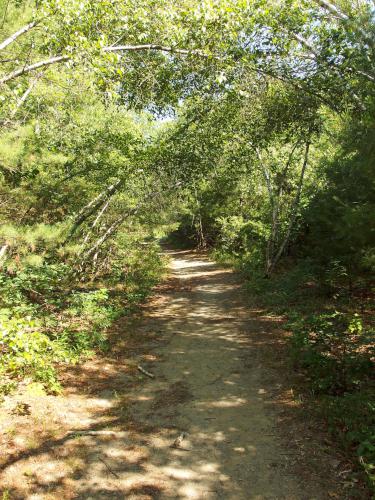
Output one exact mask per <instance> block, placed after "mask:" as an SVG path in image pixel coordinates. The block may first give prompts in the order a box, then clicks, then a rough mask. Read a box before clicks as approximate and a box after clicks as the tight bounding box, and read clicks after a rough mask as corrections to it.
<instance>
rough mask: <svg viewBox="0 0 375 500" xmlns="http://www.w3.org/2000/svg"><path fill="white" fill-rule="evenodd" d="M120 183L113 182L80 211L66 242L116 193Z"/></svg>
mask: <svg viewBox="0 0 375 500" xmlns="http://www.w3.org/2000/svg"><path fill="white" fill-rule="evenodd" d="M120 184H121V181H120V180H118V181H117V182H115V183H114V184H111V185H110V186H109V187H108V188H107V189H106V190H105V191H102V192H101V193H99V194H98V196H96V198H94V199H93V200H91V201H90V203H89V204H88V205H86V206H84V207H83V208H82V209H81V210H80V211H79V212H78V214H77V216H76V218H75V221H74V224H73V226H72V228H71V229H70V231H69V234H68V236H67V237H66V239H65V241H64V244H66V243H67V242H68V241H69V240H70V239H71V238H72V236H73V235H74V234H75V232H76V231H77V229H78V228H79V226H81V224H83V223H84V222H85V220H86V219H88V218H89V217H90V215H92V214H94V213H95V212H96V211H97V210H98V209H99V208H100V207H101V206H102V205H103V204H104V203H105V202H106V200H108V198H110V197H111V196H113V195H114V193H115V192H116V191H117V189H118V188H119V186H120Z"/></svg>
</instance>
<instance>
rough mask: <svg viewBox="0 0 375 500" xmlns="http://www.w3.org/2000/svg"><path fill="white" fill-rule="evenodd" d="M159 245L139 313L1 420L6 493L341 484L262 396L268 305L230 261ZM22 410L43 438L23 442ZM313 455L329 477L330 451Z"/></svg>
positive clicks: (259, 495)
mask: <svg viewBox="0 0 375 500" xmlns="http://www.w3.org/2000/svg"><path fill="white" fill-rule="evenodd" d="M168 253H169V255H170V258H171V276H170V278H169V280H168V281H167V282H166V283H164V284H163V285H161V286H160V287H159V289H158V290H156V295H155V296H154V297H153V299H152V300H151V301H150V302H149V303H148V304H146V306H145V307H144V308H143V311H142V312H141V314H140V315H138V317H136V318H133V319H132V320H129V319H123V320H121V321H119V322H118V324H117V326H116V328H115V331H114V333H113V335H114V340H116V341H115V342H114V346H115V348H114V351H113V352H112V353H111V354H110V355H108V357H107V358H106V359H105V360H104V361H103V360H97V359H96V360H91V361H89V362H87V363H85V364H84V365H81V366H79V367H76V368H73V369H72V368H69V370H68V371H69V373H67V375H66V385H67V389H66V391H65V394H64V396H61V397H53V396H44V397H42V396H41V397H39V400H38V401H39V403H38V404H39V406H38V404H37V403H36V398H34V397H33V396H32V395H30V396H28V398H29V399H27V397H26V396H25V395H23V399H22V401H26V402H27V404H29V405H30V408H31V416H27V415H25V416H13V417H10V421H9V422H8V424H9V425H11V423H13V425H14V422H15V421H14V419H16V420H17V421H18V424H17V436H16V438H17V439H18V442H14V441H15V433H13V436H10V437H9V436H8V437H9V439H10V441H9V442H8V457H7V458H6V459H5V461H4V460H3V462H4V463H3V470H4V475H3V479H2V486H3V491H6V492H8V493H9V497H6V498H31V499H55V498H56V499H57V498H58V499H73V498H75V499H85V500H88V499H107V498H110V499H123V498H126V499H132V498H134V499H153V498H161V499H163V498H175V499H233V500H234V499H236V500H240V499H246V500H266V499H267V500H270V499H280V500H281V499H288V500H301V499H306V500H307V499H311V500H312V499H327V498H331V497H332V498H344V497H343V496H341V495H340V496H338V495H337V494H336V493H331V492H330V491H329V488H330V484H328V483H327V482H324V481H325V480H324V478H323V477H322V476H324V474H323V475H322V476H321V477H318V476H317V475H316V464H315V466H314V467H315V468H314V467H313V466H312V468H311V469H310V470H309V469H307V470H306V466H305V465H303V459H301V454H300V450H299V449H298V448H296V446H295V443H294V444H293V443H292V442H290V444H288V442H287V439H286V436H285V435H284V436H282V433H281V431H280V428H279V426H278V425H277V415H276V413H275V410H271V408H270V406H272V405H273V404H274V400H273V397H274V391H275V390H279V392H280V390H282V389H280V388H281V386H282V383H283V381H282V380H278V379H277V377H276V378H275V374H273V375H272V374H270V370H269V366H267V363H265V364H264V362H263V361H264V359H265V358H264V350H266V351H267V352H268V353H270V349H271V353H270V354H271V358H272V356H273V355H274V356H275V360H276V358H277V355H278V348H277V345H276V344H275V346H274V348H273V347H272V344H270V343H269V341H268V340H267V336H268V337H269V335H270V331H271V330H272V328H275V319H272V318H269V317H267V316H262V314H260V313H255V312H254V311H250V310H249V308H248V307H245V303H244V298H243V296H242V294H241V290H240V282H239V278H238V276H236V275H235V274H234V273H233V272H231V271H230V270H228V269H222V268H220V267H219V266H217V265H215V264H214V263H213V262H211V261H210V260H208V259H207V258H206V257H204V256H201V255H197V254H195V253H193V252H188V251H169V252H168ZM276 323H277V322H276ZM129 330H131V332H132V333H131V335H130V337H129V335H128V332H129ZM131 339H133V340H131ZM273 353H274V354H273ZM129 358H131V360H130V359H129ZM138 364H140V365H141V366H142V368H144V369H146V370H147V371H149V372H152V374H154V375H155V378H149V377H148V376H145V375H142V373H141V372H139V370H138V369H137V365H138ZM278 382H280V384H278ZM25 398H26V399H25ZM33 398H34V399H33ZM10 404H11V403H10V402H9V401H8V406H9V407H10ZM12 404H14V400H13V401H12ZM30 418H31V419H33V425H34V426H35V430H34V432H35V436H39V441H38V442H37V443H34V445H33V446H29V447H27V437H30ZM22 429H23V431H22ZM22 432H23V433H24V434H23V436H22ZM179 437H180V442H178V441H179V440H178V438H179ZM301 437H302V443H303V444H302V447H304V446H308V443H307V441H308V438H307V437H306V442H304V436H303V435H302V436H298V438H299V439H300V438H301ZM11 438H13V442H12V441H11ZM176 438H177V444H176V445H174V443H175V440H176ZM22 439H23V441H22ZM305 453H310V452H309V450H308V449H307V450H306V449H305ZM3 457H4V455H3ZM314 458H315V460H316V461H318V462H319V463H320V467H321V469H322V470H324V471H325V473H327V474H328V477H330V476H331V475H332V474H331V473H330V470H329V468H330V466H329V465H327V464H328V463H329V460H330V459H331V460H332V457H331V458H330V457H329V455H324V454H323V456H322V453H320V452H318V456H317V457H312V458H311V460H313V459H314ZM301 464H302V469H301ZM303 467H304V468H303ZM301 470H302V472H301Z"/></svg>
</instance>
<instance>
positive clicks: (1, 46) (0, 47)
mask: <svg viewBox="0 0 375 500" xmlns="http://www.w3.org/2000/svg"><path fill="white" fill-rule="evenodd" d="M36 25H37V21H33V22H31V23H29V24H26V25H25V26H23V27H22V28H20V29H19V30H18V31H16V33H13V35H11V36H10V37H8V38H7V39H6V40H4V41H3V42H2V43H0V50H4V49H5V47H8V45H10V44H11V43H13V42H14V41H15V40H17V38H18V37H20V36H21V35H23V34H24V33H27V32H28V31H30V30H31V29H32V28H34V26H36Z"/></svg>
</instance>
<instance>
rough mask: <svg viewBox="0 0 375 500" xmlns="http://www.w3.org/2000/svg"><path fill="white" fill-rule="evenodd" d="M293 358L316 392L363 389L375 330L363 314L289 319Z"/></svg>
mask: <svg viewBox="0 0 375 500" xmlns="http://www.w3.org/2000/svg"><path fill="white" fill-rule="evenodd" d="M288 327H289V328H290V329H291V330H292V332H293V336H292V340H291V349H292V359H293V362H294V364H295V366H297V367H298V368H300V369H303V370H306V376H307V377H308V378H309V381H310V385H311V389H312V390H313V391H314V392H317V393H325V394H333V395H335V394H343V393H345V392H351V391H354V390H358V389H360V388H361V385H362V384H364V383H365V382H366V381H367V377H368V376H369V375H370V373H371V371H372V368H373V362H372V361H371V360H372V357H373V356H374V354H375V349H374V341H375V332H374V331H373V330H371V329H370V330H367V329H366V330H364V328H363V324H362V320H361V317H360V316H359V315H358V314H357V313H356V314H354V315H353V316H352V317H348V316H347V315H345V314H343V313H338V312H334V313H329V314H319V315H312V316H310V317H307V318H297V319H296V320H294V321H293V320H292V319H290V321H289V324H288Z"/></svg>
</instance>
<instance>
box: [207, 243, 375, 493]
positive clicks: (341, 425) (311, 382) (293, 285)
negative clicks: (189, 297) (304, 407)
mask: <svg viewBox="0 0 375 500" xmlns="http://www.w3.org/2000/svg"><path fill="white" fill-rule="evenodd" d="M214 257H215V259H216V260H217V261H219V262H221V263H223V264H228V265H231V266H233V267H235V268H236V269H237V270H238V271H239V272H240V273H241V274H242V275H243V277H244V278H245V288H246V290H247V292H248V296H249V297H250V300H253V301H255V302H256V304H257V305H258V306H259V305H260V306H261V307H263V308H265V309H266V310H267V311H268V312H271V313H274V314H281V315H283V316H284V317H285V318H286V321H285V323H284V327H285V329H286V330H287V331H289V332H290V337H289V341H288V353H289V360H290V366H291V367H292V369H294V370H296V371H298V372H299V373H301V374H302V375H303V381H304V382H303V385H304V387H303V388H302V390H304V391H305V393H306V395H307V396H308V397H307V398H306V400H307V401H309V402H310V403H311V404H310V407H311V408H312V409H313V410H314V411H315V412H317V414H318V417H319V418H323V419H324V421H325V422H326V424H327V427H328V429H329V431H330V432H331V433H332V434H333V435H334V436H335V438H336V439H337V441H338V442H339V443H340V444H341V446H342V448H343V449H344V450H345V451H346V452H347V453H348V454H350V455H351V456H356V462H357V464H358V465H359V467H360V468H361V469H362V470H364V471H365V473H366V477H367V479H368V483H369V485H370V489H371V491H373V493H375V377H374V373H375V370H374V361H375V330H374V324H373V313H374V311H373V303H372V298H373V290H371V284H369V283H368V282H366V280H365V279H363V278H360V277H359V278H357V279H356V280H354V281H353V280H349V279H348V276H347V273H346V270H345V268H344V267H343V266H341V265H340V264H339V263H337V262H333V263H332V265H331V266H329V267H328V268H326V269H324V270H322V269H321V268H320V267H319V266H317V265H315V264H314V263H313V262H312V261H308V260H307V261H306V260H305V261H302V262H300V263H297V264H293V265H290V266H289V267H286V268H284V270H281V271H280V272H279V273H278V274H276V275H275V276H273V277H272V278H270V279H266V278H265V277H264V273H263V272H262V271H261V270H259V266H258V265H257V263H254V260H252V259H251V258H248V259H246V257H245V258H244V257H242V258H240V257H233V255H228V254H225V253H222V252H220V251H215V252H214Z"/></svg>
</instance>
